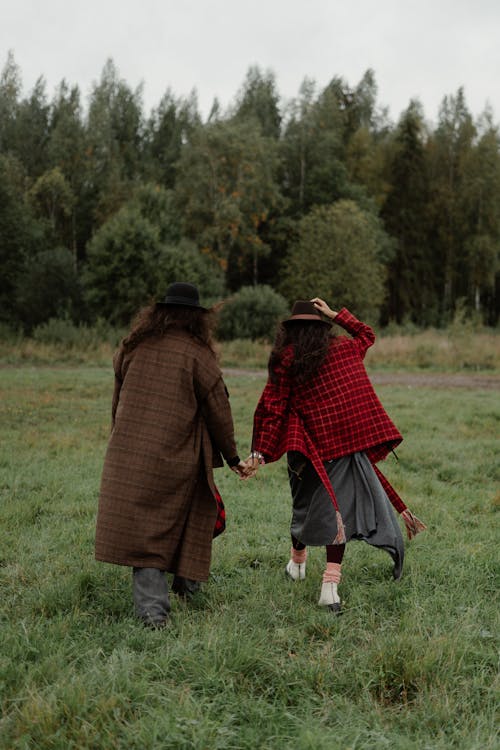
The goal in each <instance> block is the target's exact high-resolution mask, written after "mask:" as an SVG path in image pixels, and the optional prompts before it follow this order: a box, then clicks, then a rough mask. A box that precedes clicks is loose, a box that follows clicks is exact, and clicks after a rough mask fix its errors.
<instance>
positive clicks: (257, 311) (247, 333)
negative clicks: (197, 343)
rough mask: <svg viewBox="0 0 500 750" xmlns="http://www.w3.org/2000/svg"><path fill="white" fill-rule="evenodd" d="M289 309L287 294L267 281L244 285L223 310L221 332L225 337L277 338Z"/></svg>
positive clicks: (223, 338)
mask: <svg viewBox="0 0 500 750" xmlns="http://www.w3.org/2000/svg"><path fill="white" fill-rule="evenodd" d="M287 312H288V305H287V302H286V300H285V299H284V297H282V296H281V294H278V293H277V292H275V291H274V289H271V287H270V286H267V285H265V284H263V285H258V286H247V287H242V288H241V289H240V291H239V292H237V293H236V294H235V295H234V296H233V297H232V298H231V299H230V300H229V301H228V302H226V304H225V305H224V307H223V308H222V310H221V313H220V317H219V325H218V329H217V334H218V337H219V338H220V339H222V340H223V341H229V340H232V339H252V340H255V339H267V340H270V339H272V338H273V336H274V333H275V328H276V325H277V323H278V321H279V320H280V319H281V318H283V317H284V316H285V315H286V314H287Z"/></svg>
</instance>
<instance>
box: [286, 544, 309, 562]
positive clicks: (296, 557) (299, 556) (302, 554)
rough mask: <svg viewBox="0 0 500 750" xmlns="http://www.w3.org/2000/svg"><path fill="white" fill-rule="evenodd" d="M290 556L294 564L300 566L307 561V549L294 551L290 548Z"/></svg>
mask: <svg viewBox="0 0 500 750" xmlns="http://www.w3.org/2000/svg"><path fill="white" fill-rule="evenodd" d="M290 555H291V557H292V560H293V562H294V563H296V564H297V565H301V564H302V563H305V561H306V560H307V547H304V549H294V548H293V547H292V549H291V550H290Z"/></svg>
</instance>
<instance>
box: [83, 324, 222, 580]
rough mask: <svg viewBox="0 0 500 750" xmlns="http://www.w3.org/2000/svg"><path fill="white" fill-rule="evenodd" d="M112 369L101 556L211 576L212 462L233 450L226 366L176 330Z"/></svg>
mask: <svg viewBox="0 0 500 750" xmlns="http://www.w3.org/2000/svg"><path fill="white" fill-rule="evenodd" d="M114 369H115V393H114V397H113V404H112V417H113V430H112V433H111V436H110V440H109V444H108V448H107V451H106V457H105V461H104V467H103V473H102V479H101V490H100V496H99V509H98V514H97V528H96V544H95V554H96V558H97V559H98V560H101V561H103V562H110V563H115V564H117V565H128V566H130V567H137V568H159V569H160V570H167V571H169V572H171V573H174V574H176V575H179V576H182V577H183V578H191V579H193V580H196V581H204V580H207V578H208V574H209V570H210V557H211V548H212V536H213V532H214V526H215V523H216V516H217V513H218V506H217V502H216V501H214V498H215V497H216V488H215V483H214V476H213V468H214V467H215V466H221V465H222V456H224V458H225V459H226V461H230V460H231V459H232V458H234V457H235V456H236V453H237V450H236V444H235V441H234V427H233V420H232V416H231V409H230V405H229V399H228V395H227V390H226V387H225V385H224V381H223V379H222V374H221V371H220V368H219V366H218V365H217V362H216V359H215V357H214V355H213V354H212V352H211V351H210V350H209V349H208V347H206V346H204V345H203V344H201V343H200V342H198V341H196V340H195V339H193V338H192V337H191V336H189V335H188V334H187V333H185V332H182V331H175V332H174V331H171V332H169V333H168V334H166V335H165V336H163V337H160V338H154V339H147V340H146V341H143V342H142V343H141V344H139V345H138V346H137V347H136V348H135V349H134V350H133V351H132V352H130V353H128V354H124V353H123V350H120V352H119V354H118V355H117V356H116V358H115V361H114ZM221 454H222V455H221Z"/></svg>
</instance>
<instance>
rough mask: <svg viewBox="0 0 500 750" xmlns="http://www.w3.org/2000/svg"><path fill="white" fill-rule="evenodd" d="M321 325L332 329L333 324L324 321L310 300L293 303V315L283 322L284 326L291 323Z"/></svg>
mask: <svg viewBox="0 0 500 750" xmlns="http://www.w3.org/2000/svg"><path fill="white" fill-rule="evenodd" d="M295 322H297V323H321V324H322V325H324V326H328V327H330V325H331V323H329V322H328V321H326V320H323V318H322V317H321V315H320V314H319V312H318V310H317V309H316V308H315V307H314V304H313V303H312V302H310V301H309V300H308V299H298V300H297V301H296V302H294V303H293V307H292V314H291V316H290V317H289V318H287V319H286V320H284V321H283V325H288V324H290V323H295Z"/></svg>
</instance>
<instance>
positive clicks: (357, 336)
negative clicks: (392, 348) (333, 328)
mask: <svg viewBox="0 0 500 750" xmlns="http://www.w3.org/2000/svg"><path fill="white" fill-rule="evenodd" d="M334 323H337V325H339V326H341V327H342V328H343V329H344V330H345V331H347V333H350V334H351V336H352V337H353V342H354V344H355V346H356V348H357V349H358V352H359V354H360V355H361V357H364V356H365V354H366V351H367V349H369V348H370V346H372V345H373V343H374V342H375V333H374V331H373V328H370V326H369V325H367V324H366V323H362V322H361V321H360V320H358V319H357V318H356V317H355V316H354V315H352V313H350V312H349V310H347V309H346V308H345V307H343V308H342V309H341V310H340V311H339V312H338V313H337V316H336V318H335V320H334Z"/></svg>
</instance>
